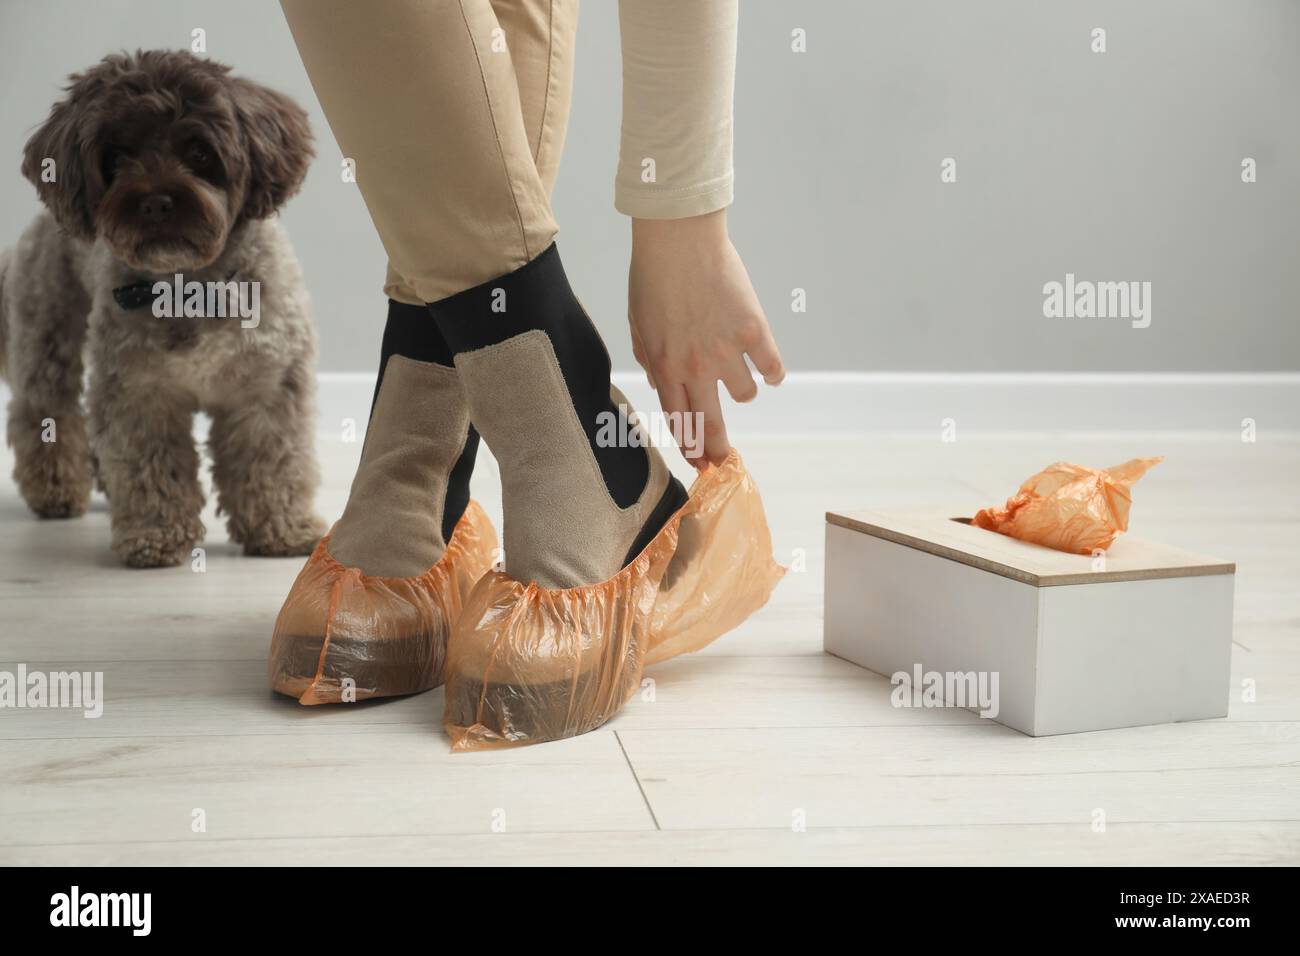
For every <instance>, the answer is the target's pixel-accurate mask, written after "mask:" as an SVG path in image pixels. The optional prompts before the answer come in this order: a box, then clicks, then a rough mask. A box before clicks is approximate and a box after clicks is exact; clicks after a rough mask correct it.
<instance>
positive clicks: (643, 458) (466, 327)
mask: <svg viewBox="0 0 1300 956" xmlns="http://www.w3.org/2000/svg"><path fill="white" fill-rule="evenodd" d="M428 309H429V313H430V314H432V316H433V317H434V320H435V321H436V322H437V325H438V330H439V331H440V332H441V333H442V336H443V338H444V339H445V340H446V342H447V344H448V345H450V346H451V350H452V352H454V353H455V354H457V355H459V354H460V353H462V352H472V351H475V350H477V349H482V348H486V347H488V346H491V345H497V344H499V343H501V342H504V341H506V340H507V339H512V338H514V337H515V336H517V335H521V334H523V333H525V332H531V331H534V330H541V331H543V332H545V333H546V336H547V338H549V339H550V342H551V347H552V348H553V349H554V351H555V358H556V360H557V361H558V363H559V366H560V374H561V375H562V376H563V377H564V383H565V386H566V387H567V388H568V391H569V398H570V400H571V401H572V402H573V407H574V410H575V411H576V412H577V414H578V420H579V421H580V422H581V423H582V428H583V430H584V431H585V432H586V434H587V441H588V443H589V444H590V446H591V451H592V454H593V455H595V457H596V462H597V464H598V465H599V466H600V472H601V475H602V477H603V478H604V480H605V486H606V487H607V488H608V489H609V494H610V497H611V498H613V499H614V501H615V502H616V503H617V504H618V506H619V507H620V508H627V507H629V506H630V505H632V504H634V503H635V502H636V501H637V500H638V499H639V498H640V497H641V495H642V493H643V492H644V491H645V486H646V481H647V480H648V479H649V475H650V459H649V456H648V455H647V454H646V451H645V449H644V448H641V447H636V446H629V447H617V446H613V447H603V446H601V445H600V444H598V443H597V441H596V435H597V431H598V423H599V421H600V418H599V416H600V415H601V413H603V412H610V413H613V414H614V415H615V416H616V417H617V416H618V414H619V413H618V409H617V408H616V407H615V406H614V403H613V402H612V401H611V400H610V394H609V388H610V382H609V379H610V361H609V352H608V351H606V349H605V343H604V342H603V341H601V338H600V333H598V332H597V331H596V327H595V326H594V325H593V324H592V322H591V319H590V317H588V315H587V312H586V310H585V309H583V307H582V305H581V303H579V302H578V299H577V296H575V295H574V294H573V289H572V288H571V287H570V286H569V280H568V277H567V276H565V274H564V266H563V265H562V264H561V263H560V253H559V250H558V249H557V248H556V246H555V244H554V243H552V244H551V245H550V246H549V247H548V248H547V249H546V251H545V252H543V253H542V254H541V255H539V256H538V257H537V258H535V259H533V260H532V261H531V262H529V263H527V264H526V265H523V266H521V267H520V268H518V269H516V270H515V271H514V272H511V273H508V274H507V275H504V276H501V277H500V278H497V279H492V280H489V281H488V282H484V283H483V284H481V285H477V286H475V287H474V288H472V289H466V290H465V291H464V292H458V293H456V294H455V295H453V296H451V297H449V298H446V299H441V300H439V301H437V302H434V303H431V304H430V305H429V307H428ZM502 386H503V387H509V383H502Z"/></svg>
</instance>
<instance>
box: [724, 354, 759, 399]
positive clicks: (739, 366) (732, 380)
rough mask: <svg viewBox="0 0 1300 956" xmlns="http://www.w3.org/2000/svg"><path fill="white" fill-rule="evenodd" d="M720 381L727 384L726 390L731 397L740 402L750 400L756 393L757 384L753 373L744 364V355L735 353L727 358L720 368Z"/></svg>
mask: <svg viewBox="0 0 1300 956" xmlns="http://www.w3.org/2000/svg"><path fill="white" fill-rule="evenodd" d="M720 378H721V379H722V383H723V384H724V385H726V386H727V391H728V392H729V393H730V394H731V397H732V398H733V399H734V400H735V401H737V402H740V403H742V404H743V403H745V402H752V401H753V400H754V399H755V397H757V395H758V386H757V385H756V384H755V383H754V375H753V373H752V372H750V370H749V366H748V365H746V364H745V356H744V355H737V356H735V357H734V358H732V359H729V360H728V361H727V362H726V364H725V365H724V366H723V368H722V374H721V376H720Z"/></svg>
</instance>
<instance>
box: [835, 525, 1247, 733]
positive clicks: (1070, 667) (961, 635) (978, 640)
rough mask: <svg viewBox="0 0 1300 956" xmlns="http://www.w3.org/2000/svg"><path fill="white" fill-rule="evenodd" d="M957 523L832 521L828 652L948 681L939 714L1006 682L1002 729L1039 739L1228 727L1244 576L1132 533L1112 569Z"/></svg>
mask: <svg viewBox="0 0 1300 956" xmlns="http://www.w3.org/2000/svg"><path fill="white" fill-rule="evenodd" d="M958 513H959V512H956V511H947V512H938V511H894V512H875V511H852V512H843V513H832V512H827V514H826V598H825V600H826V609H825V610H826V614H825V632H824V646H825V649H826V651H827V652H828V653H830V654H834V655H835V656H837V657H842V658H844V659H845V660H849V661H852V662H853V663H855V664H858V665H861V666H862V667H866V668H868V669H870V670H873V671H876V672H877V673H879V674H883V675H885V676H886V677H892V676H893V675H896V674H899V673H900V672H901V673H905V674H907V675H909V678H911V677H913V676H914V675H915V674H916V673H917V668H918V667H919V668H920V672H921V673H922V674H926V673H930V672H932V673H933V674H937V675H941V676H942V675H954V676H952V677H951V678H950V681H948V682H945V687H946V689H947V691H948V693H947V694H945V697H946V698H947V699H946V701H945V702H944V705H945V706H962V705H963V704H971V705H972V706H971V709H978V707H977V706H975V705H974V704H973V700H974V698H973V697H971V696H969V695H968V696H967V697H966V698H965V699H964V700H963V698H962V696H961V694H960V693H958V694H952V691H953V690H954V689H959V688H961V686H962V680H963V676H964V678H965V680H966V681H969V680H971V677H970V675H971V674H974V675H976V677H977V678H978V677H979V675H985V676H986V679H987V680H988V684H989V686H990V687H991V683H992V675H996V680H997V714H996V717H995V719H997V720H998V721H1000V722H1001V723H1004V724H1006V725H1007V726H1008V727H1014V728H1015V729H1016V730H1019V731H1021V732H1022V733H1026V734H1030V735H1032V736H1036V737H1037V736H1045V735H1049V734H1069V733H1078V732H1081V731H1089V730H1106V729H1110V728H1114V727H1132V726H1137V725H1140V724H1160V723H1169V722H1172V721H1180V720H1200V719H1203V718H1208V717H1224V716H1226V715H1227V713H1228V693H1229V658H1230V655H1231V644H1232V587H1233V580H1234V576H1235V573H1236V566H1235V565H1234V564H1232V563H1230V562H1225V561H1218V560H1215V559H1212V558H1207V557H1203V556H1201V555H1196V554H1190V553H1188V552H1186V551H1182V550H1180V549H1177V548H1172V547H1169V546H1167V545H1161V544H1156V543H1155V542H1151V541H1144V540H1141V539H1139V538H1134V537H1131V536H1129V535H1127V534H1124V535H1120V536H1119V538H1118V539H1116V541H1115V543H1114V544H1113V545H1111V547H1110V550H1109V551H1108V552H1107V553H1106V555H1105V556H1104V562H1102V561H1097V560H1094V559H1093V558H1091V557H1088V556H1085V555H1074V554H1065V553H1063V552H1060V551H1054V550H1052V549H1050V548H1045V547H1041V546H1039V545H1034V544H1027V543H1025V542H1023V541H1018V540H1016V539H1014V538H1009V537H1007V536H1006V535H1001V534H998V533H997V532H994V531H986V530H984V529H983V528H977V527H974V526H973V525H971V524H969V521H968V520H967V519H959V518H953V517H952V515H953V514H958ZM928 679H929V680H930V681H931V682H932V683H937V681H936V680H935V678H934V677H930V678H928ZM910 682H911V681H909V683H910ZM971 686H972V685H971V684H969V683H968V684H966V689H967V690H969V689H970V688H971ZM904 694H905V691H903V690H897V691H896V692H895V697H896V702H900V703H907V704H910V705H917V704H922V705H923V704H924V700H923V698H922V697H921V695H920V694H919V693H918V692H916V691H914V692H912V693H910V694H907V695H906V696H904ZM931 703H933V700H931Z"/></svg>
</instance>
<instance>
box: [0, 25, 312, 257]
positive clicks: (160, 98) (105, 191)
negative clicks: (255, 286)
mask: <svg viewBox="0 0 1300 956" xmlns="http://www.w3.org/2000/svg"><path fill="white" fill-rule="evenodd" d="M70 79H71V85H70V86H68V88H67V96H66V97H65V98H64V99H63V100H61V101H60V102H58V103H56V104H55V105H54V107H53V109H51V111H50V117H49V119H48V120H46V121H45V124H44V125H43V126H41V127H40V129H38V130H37V131H36V132H35V133H34V134H33V135H32V137H31V139H30V140H28V142H27V146H26V149H25V150H24V154H23V166H22V170H23V175H24V176H26V177H27V179H29V180H30V181H31V182H32V183H33V184H34V185H35V186H36V189H37V192H38V193H39V194H40V197H41V201H42V202H44V203H45V205H46V206H47V207H48V208H49V209H50V211H51V212H52V213H53V214H54V217H55V218H56V219H57V220H58V222H59V223H60V224H61V225H62V226H63V227H64V228H65V229H67V230H68V231H69V232H71V233H73V234H74V235H78V236H81V237H83V238H86V239H93V238H95V237H99V238H102V239H103V240H104V241H105V242H106V243H107V244H108V246H109V248H110V249H111V250H112V251H113V254H114V255H115V256H116V257H117V258H118V259H120V260H121V261H123V262H125V263H127V264H128V265H130V266H132V267H133V268H136V269H141V270H144V271H146V272H153V273H167V272H178V271H185V270H192V269H198V268H201V267H203V266H205V265H208V264H209V263H211V262H212V261H213V260H215V259H216V258H217V257H218V256H219V255H220V254H221V252H222V250H223V249H224V248H225V245H226V240H227V238H228V237H229V236H230V232H231V230H232V229H233V228H234V227H235V226H237V225H238V224H239V223H240V222H242V221H244V220H245V219H262V218H265V217H267V216H269V215H271V214H272V213H273V212H275V210H276V209H278V208H279V207H280V205H281V204H282V203H284V202H285V200H287V199H288V198H289V197H290V196H292V195H293V194H294V193H295V192H297V190H298V187H299V185H300V184H301V183H302V179H303V176H304V175H305V174H306V171H307V164H308V163H309V162H310V160H311V156H312V148H311V128H310V126H309V125H308V122H307V115H306V113H304V112H303V110H302V108H301V107H299V106H298V105H297V104H296V103H294V102H293V101H292V100H290V99H289V98H288V97H286V96H284V95H282V94H280V93H276V92H274V91H273V90H269V89H267V88H266V87H263V86H259V85H257V84H256V83H252V82H249V81H248V80H243V79H239V78H238V77H233V76H231V75H230V69H229V67H226V66H222V65H221V64H219V63H214V62H212V61H210V60H203V59H200V58H198V57H196V56H194V55H193V54H190V53H186V52H173V51H160V50H151V51H147V52H137V53H135V54H127V53H122V54H114V55H112V56H108V57H105V58H104V59H103V60H102V61H101V62H100V63H98V64H97V65H96V66H94V67H92V68H91V69H89V70H87V71H86V72H85V73H79V74H75V75H73V76H72V77H71V78H70ZM51 161H52V162H51Z"/></svg>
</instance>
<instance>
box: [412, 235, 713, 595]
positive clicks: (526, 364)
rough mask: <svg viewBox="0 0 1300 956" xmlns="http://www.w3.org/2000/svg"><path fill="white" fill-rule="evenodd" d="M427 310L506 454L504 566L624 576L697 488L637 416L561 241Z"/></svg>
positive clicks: (472, 412) (474, 412)
mask: <svg viewBox="0 0 1300 956" xmlns="http://www.w3.org/2000/svg"><path fill="white" fill-rule="evenodd" d="M429 312H430V313H431V314H432V315H433V317H434V319H435V320H436V321H437V324H438V329H439V331H440V332H441V333H442V337H443V339H444V340H445V341H446V342H447V344H448V345H449V346H450V348H451V350H452V352H453V353H454V355H455V363H456V369H457V371H458V372H459V373H460V380H461V383H462V384H463V386H464V389H465V397H466V400H467V402H468V405H469V416H470V419H471V420H472V421H473V423H474V426H475V428H477V429H478V430H479V431H480V432H481V433H482V435H483V438H484V440H485V441H486V442H487V444H488V447H489V448H491V449H492V453H493V454H494V455H495V456H496V458H497V461H498V462H499V463H500V466H501V486H502V508H503V511H504V513H505V526H504V528H503V537H504V544H505V570H506V573H507V574H509V575H510V576H511V577H513V578H514V579H515V580H517V581H519V582H521V583H525V584H527V583H530V582H535V583H536V584H537V585H538V586H539V587H543V588H574V587H580V586H583V585H590V584H596V583H598V582H601V581H605V580H608V579H609V578H611V577H613V576H614V575H616V574H617V573H618V572H619V571H620V570H621V569H622V568H623V567H625V566H626V565H627V564H628V563H629V562H631V561H632V560H633V559H634V558H635V557H636V556H637V554H638V553H640V551H641V550H642V549H643V548H644V547H645V546H646V544H648V543H649V542H650V540H651V539H652V538H653V537H654V536H655V534H656V533H658V531H659V530H660V529H661V528H662V527H663V526H664V524H665V523H666V522H667V521H668V519H669V518H670V517H671V516H672V514H673V513H674V512H675V511H676V510H677V509H678V508H680V507H681V506H682V505H683V504H685V503H686V497H687V496H686V490H685V488H683V487H682V484H681V482H679V481H678V480H677V479H676V478H674V477H672V475H671V474H669V471H668V467H667V465H666V464H665V462H664V460H663V457H662V456H661V455H660V454H659V452H658V451H657V450H656V449H654V448H652V447H649V446H648V444H646V443H645V442H644V441H643V440H641V439H638V438H636V437H635V436H634V435H633V434H632V430H631V429H630V428H628V427H626V426H627V420H628V418H629V416H631V415H632V414H633V413H632V411H631V409H630V408H629V407H628V405H627V400H626V398H624V397H623V395H622V394H621V393H620V392H619V391H618V390H617V389H615V388H614V387H613V386H612V385H611V384H610V361H609V353H608V352H607V351H606V349H605V345H604V342H602V341H601V338H600V335H599V333H598V332H597V331H596V328H595V326H594V325H593V324H592V322H591V319H590V318H589V317H588V316H587V313H586V312H585V310H584V309H583V307H582V305H581V304H580V303H579V302H578V299H577V297H576V296H575V295H574V294H573V290H572V289H571V288H570V286H569V282H568V279H567V278H566V276H565V273H564V267H563V265H562V264H561V262H560V256H559V252H558V250H557V249H556V247H555V246H554V245H552V246H550V247H549V248H548V249H547V250H546V251H545V252H543V253H542V254H541V255H539V256H538V257H537V258H535V259H534V260H532V261H531V262H529V263H528V264H526V265H524V266H522V267H521V268H519V269H517V270H516V271H514V272H512V273H509V274H508V275H505V276H502V277H500V278H498V279H494V280H492V281H489V282H486V283H484V284H482V285H479V286H476V287H475V288H473V289H469V290H467V291H465V292H461V293H458V294H457V295H454V296H452V297H450V298H448V299H443V300H441V301H439V302H436V303H432V304H431V305H430V306H429Z"/></svg>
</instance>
